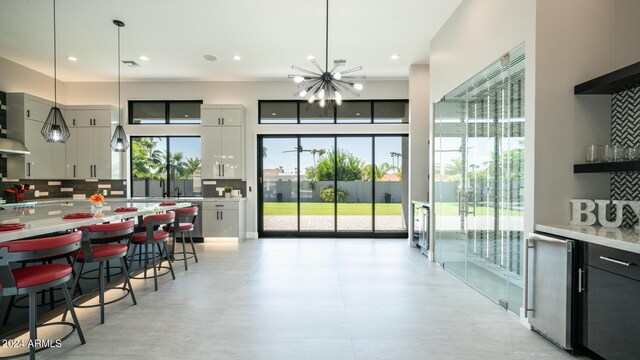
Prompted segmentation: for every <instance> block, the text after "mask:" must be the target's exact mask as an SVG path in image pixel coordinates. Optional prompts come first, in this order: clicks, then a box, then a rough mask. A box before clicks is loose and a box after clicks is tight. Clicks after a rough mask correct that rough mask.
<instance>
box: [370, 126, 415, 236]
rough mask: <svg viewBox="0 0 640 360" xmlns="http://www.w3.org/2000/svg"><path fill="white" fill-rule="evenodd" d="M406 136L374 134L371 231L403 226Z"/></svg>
mask: <svg viewBox="0 0 640 360" xmlns="http://www.w3.org/2000/svg"><path fill="white" fill-rule="evenodd" d="M407 144H408V138H407V137H403V136H376V137H375V149H374V156H375V165H376V166H375V197H374V198H375V214H376V215H375V228H376V229H375V230H376V232H386V231H404V230H406V229H407V214H408V211H409V209H408V208H407V206H408V201H407V177H406V176H403V174H408V171H407V160H408V156H406V154H408V149H407Z"/></svg>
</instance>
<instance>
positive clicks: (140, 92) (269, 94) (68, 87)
mask: <svg viewBox="0 0 640 360" xmlns="http://www.w3.org/2000/svg"><path fill="white" fill-rule="evenodd" d="M63 89H64V93H65V97H66V99H67V103H69V104H74V105H89V104H112V105H116V106H117V88H116V83H112V82H99V83H84V82H83V83H79V82H78V83H64V84H63ZM294 91H295V86H294V85H293V83H292V82H289V81H253V82H180V81H173V82H153V81H148V82H125V83H123V84H122V107H123V113H122V119H123V125H124V127H125V130H126V132H127V134H129V135H173V134H176V135H177V134H180V135H199V134H200V126H199V125H195V126H194V125H182V126H180V125H172V126H144V125H128V124H126V122H127V121H126V119H127V107H126V101H127V100H153V99H157V100H168V99H170V100H200V99H201V100H203V101H204V103H205V104H243V105H244V106H245V107H246V148H245V151H246V154H247V156H246V160H247V164H246V170H247V193H246V195H247V201H248V204H247V215H248V219H247V231H248V232H249V233H250V235H252V236H257V189H256V185H257V182H256V179H257V168H256V166H257V144H256V140H257V135H259V134H322V133H324V134H327V133H339V134H340V133H343V134H358V133H362V132H363V127H362V126H357V125H332V126H327V125H301V126H290V125H258V100H277V99H293V98H294V96H293V93H294ZM408 96H409V94H408V83H407V81H402V80H398V81H367V82H366V83H365V88H364V90H363V91H362V94H361V96H360V98H362V99H407V98H408ZM365 131H366V132H370V133H407V132H408V125H406V124H402V125H366V129H365ZM125 164H126V168H125V173H126V174H129V170H128V165H129V164H128V160H127V161H125Z"/></svg>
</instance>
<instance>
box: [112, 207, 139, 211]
mask: <svg viewBox="0 0 640 360" xmlns="http://www.w3.org/2000/svg"><path fill="white" fill-rule="evenodd" d="M113 211H115V212H131V211H138V208H137V207H121V208H117V209H115V210H113Z"/></svg>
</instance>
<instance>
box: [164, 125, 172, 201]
mask: <svg viewBox="0 0 640 360" xmlns="http://www.w3.org/2000/svg"><path fill="white" fill-rule="evenodd" d="M164 138H165V140H166V141H167V156H166V159H165V161H166V164H165V168H166V169H167V170H166V171H167V181H166V182H165V184H167V189H166V194H167V196H169V194H171V190H170V189H171V174H170V171H169V164H170V163H171V146H170V145H169V141H170V140H169V137H168V136H165V137H164Z"/></svg>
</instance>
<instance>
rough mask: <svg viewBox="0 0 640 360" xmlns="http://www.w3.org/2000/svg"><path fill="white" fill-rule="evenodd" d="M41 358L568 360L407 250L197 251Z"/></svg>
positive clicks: (325, 243)
mask: <svg viewBox="0 0 640 360" xmlns="http://www.w3.org/2000/svg"><path fill="white" fill-rule="evenodd" d="M198 250H199V252H200V253H199V254H200V263H198V264H192V265H190V267H189V271H184V268H183V267H181V266H179V265H177V266H176V270H177V273H176V276H177V279H176V280H171V279H170V277H169V276H164V277H162V278H161V280H160V289H159V291H158V292H154V291H153V282H152V280H147V281H144V280H141V281H136V282H134V286H135V288H136V291H137V296H138V306H132V305H131V303H130V302H129V301H127V300H125V301H121V302H118V303H116V304H113V305H110V306H109V307H108V308H107V311H106V314H107V318H106V324H104V325H100V324H99V311H98V310H97V309H90V310H86V309H82V310H79V314H80V316H81V321H82V326H83V329H84V332H85V336H86V338H87V344H86V345H84V346H80V345H79V341H78V339H77V337H75V336H74V337H72V338H70V339H69V340H67V341H65V342H64V343H63V347H62V348H59V349H49V350H46V351H44V352H42V353H40V354H39V356H38V358H39V359H131V358H133V357H135V358H136V359H160V360H164V359H224V360H240V359H251V360H255V359H258V360H260V359H265V360H266V359H268V360H279V359H286V360H297V359H300V360H302V359H322V360H342V359H363V360H365V359H366V360H377V359H399V360H405V359H438V360H441V359H442V360H445V359H497V360H499V359H571V356H569V355H567V354H566V353H564V352H563V351H561V350H559V349H557V348H556V347H555V346H553V345H552V344H550V343H549V342H548V341H546V340H544V339H543V338H542V337H540V336H539V335H537V334H535V333H533V332H531V331H528V330H527V329H525V328H524V327H523V326H521V325H520V324H519V322H518V319H516V318H515V317H513V316H512V315H509V314H508V313H507V312H505V311H504V310H502V309H501V308H500V307H498V306H497V305H495V304H493V303H492V302H490V301H489V300H487V299H486V298H485V297H483V296H482V295H480V294H478V293H477V292H476V291H474V290H472V289H471V288H469V287H468V286H466V285H464V284H463V283H462V282H461V281H460V280H458V279H456V278H455V277H454V276H452V275H451V274H449V273H447V272H446V271H444V270H442V269H441V268H440V267H438V266H437V265H435V264H432V263H429V262H428V261H427V260H426V259H425V258H424V257H423V255H421V254H420V253H419V251H417V250H416V249H412V248H409V247H407V246H406V242H405V241H402V240H362V239H358V240H344V239H339V240H332V239H330V240H314V239H302V240H298V239H269V240H248V241H245V242H242V243H241V244H240V245H238V244H234V243H224V242H222V243H205V244H198Z"/></svg>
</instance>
